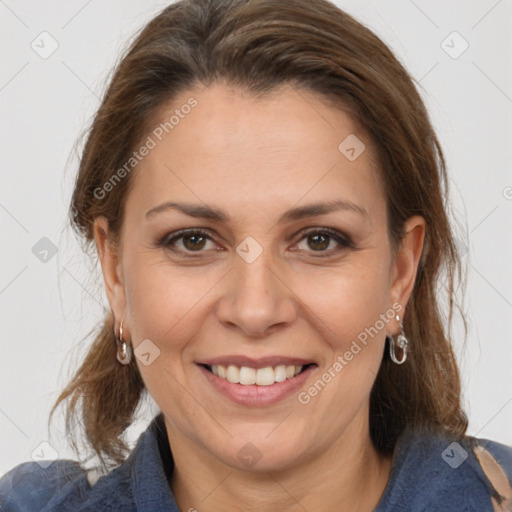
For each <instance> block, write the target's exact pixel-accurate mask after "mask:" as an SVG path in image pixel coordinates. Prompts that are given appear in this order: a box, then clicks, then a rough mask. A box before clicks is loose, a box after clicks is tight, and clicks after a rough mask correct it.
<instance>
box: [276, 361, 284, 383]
mask: <svg viewBox="0 0 512 512" xmlns="http://www.w3.org/2000/svg"><path fill="white" fill-rule="evenodd" d="M274 380H275V381H276V382H283V381H284V380H286V366H285V365H284V364H281V365H279V366H276V368H275V370H274Z"/></svg>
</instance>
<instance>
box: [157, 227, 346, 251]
mask: <svg viewBox="0 0 512 512" xmlns="http://www.w3.org/2000/svg"><path fill="white" fill-rule="evenodd" d="M310 234H325V235H327V236H330V237H331V238H332V239H334V240H335V242H336V243H337V244H338V247H337V248H335V249H330V250H328V251H313V250H311V251H306V252H310V253H312V254H315V252H316V257H321V256H322V255H324V256H329V255H332V254H334V253H337V252H339V251H340V250H342V249H343V248H345V249H354V248H355V246H354V244H353V242H352V240H351V238H350V237H349V236H348V235H346V234H344V233H342V232H341V231H338V230H337V229H333V228H329V227H325V226H324V227H321V226H313V227H307V228H303V229H302V230H300V231H299V232H298V233H297V234H296V235H294V236H292V237H290V238H289V239H288V240H291V239H293V238H296V237H297V238H298V239H297V240H296V242H295V244H297V243H299V242H301V241H302V240H304V239H305V238H306V237H307V236H308V235H310ZM186 235H202V236H203V237H205V238H206V239H208V240H209V241H211V242H213V243H216V242H215V239H214V238H215V237H214V236H213V235H212V233H211V232H210V230H208V229H204V228H185V229H180V230H178V231H173V232H172V233H167V234H166V235H165V236H163V237H161V238H160V239H159V241H158V244H157V245H158V246H159V247H160V246H162V247H166V248H168V247H169V245H170V244H171V242H172V241H173V240H179V239H180V238H182V237H184V236H186ZM215 236H218V235H217V234H216V235H215ZM172 250H174V251H175V252H177V253H181V254H186V255H187V256H192V257H193V255H194V253H196V254H197V255H200V254H201V253H202V252H205V251H203V250H200V251H184V250H181V249H177V248H176V247H174V249H172Z"/></svg>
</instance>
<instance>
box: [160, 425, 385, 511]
mask: <svg viewBox="0 0 512 512" xmlns="http://www.w3.org/2000/svg"><path fill="white" fill-rule="evenodd" d="M167 431H168V433H169V434H170V436H169V439H170V441H171V446H172V451H173V457H174V462H175V471H174V474H173V477H172V481H171V487H172V489H173V492H174V496H175V499H176V502H177V504H178V506H179V507H180V509H181V510H184V511H190V512H192V511H194V510H197V511H199V512H220V511H223V510H231V511H244V512H246V511H251V512H252V511H254V512H256V511H258V512H275V511H279V512H291V511H294V512H296V511H297V510H315V512H328V511H329V512H330V511H332V510H341V511H343V510H358V511H361V512H363V511H368V512H371V511H372V510H373V509H374V508H375V507H376V506H377V504H378V503H379V501H380V499H381V497H382V494H383V492H384V490H385V488H386V485H387V483H388V480H389V475H390V472H391V457H390V456H384V455H382V454H380V453H379V452H377V450H376V449H375V447H374V446H373V443H372V442H371V439H370V435H369V429H368V428H366V429H364V430H363V432H364V435H361V425H360V424H353V425H351V426H349V427H348V428H347V430H346V431H345V432H344V434H343V435H342V436H340V437H339V438H338V440H337V442H336V443H335V445H333V446H330V447H329V449H328V450H325V451H323V452H322V453H318V454H315V455H314V456H311V457H309V458H307V459H306V460H303V461H302V462H301V463H299V464H297V465H294V466H293V467H290V468H287V469H284V470H281V471H259V472H258V471H254V470H252V471H248V470H239V469H235V468H233V467H232V466H228V465H226V464H223V463H222V462H220V461H219V460H218V459H216V458H214V457H213V456H212V455H211V454H209V453H208V452H207V451H206V450H204V448H201V447H199V446H198V445H196V444H195V443H193V442H191V441H190V439H188V438H186V437H184V436H180V435H179V433H178V432H176V431H175V430H173V429H170V428H169V426H167ZM356 433H357V435H356Z"/></svg>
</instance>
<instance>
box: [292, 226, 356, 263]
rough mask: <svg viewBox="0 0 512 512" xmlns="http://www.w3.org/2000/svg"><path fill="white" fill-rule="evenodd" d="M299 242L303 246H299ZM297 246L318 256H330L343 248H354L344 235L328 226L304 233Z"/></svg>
mask: <svg viewBox="0 0 512 512" xmlns="http://www.w3.org/2000/svg"><path fill="white" fill-rule="evenodd" d="M300 244H303V246H302V247H300ZM298 246H299V249H300V250H304V251H306V252H310V253H311V252H316V253H318V256H331V255H333V254H335V253H338V252H340V251H342V250H343V249H353V248H354V245H353V243H352V242H351V240H350V239H349V238H348V237H347V236H346V235H344V234H342V233H340V232H338V231H335V230H332V229H329V228H323V229H316V230H310V231H308V232H306V233H304V235H303V237H302V238H301V239H300V240H299V242H298Z"/></svg>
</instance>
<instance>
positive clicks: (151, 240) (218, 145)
mask: <svg viewBox="0 0 512 512" xmlns="http://www.w3.org/2000/svg"><path fill="white" fill-rule="evenodd" d="M191 97H193V98H194V100H195V101H193V100H190V98H191ZM195 102H197V103H195ZM187 104H188V105H189V106H190V105H193V104H194V106H192V107H190V108H186V107H183V106H184V105H187ZM176 110H178V112H175V111H176ZM159 114H160V116H159V118H158V119H157V120H155V123H154V127H153V128H151V131H150V132H149V136H150V137H151V139H152V141H153V142H149V139H145V141H144V144H147V147H149V146H154V147H151V148H150V149H149V150H148V154H147V155H146V156H144V157H142V159H141V161H140V163H139V164H138V165H137V167H136V169H135V170H134V171H132V172H133V176H132V179H133V182H132V183H131V188H130V192H129V194H128V196H127V200H126V209H125V218H124V223H123V228H122V232H121V247H120V252H119V253H118V254H117V259H116V256H115V254H114V253H113V252H108V251H104V252H102V265H103V271H104V275H105V282H106V286H107V294H108V297H109V300H110V303H111V306H112V309H113V311H114V314H115V316H116V320H117V323H119V321H120V319H121V317H122V316H124V324H123V328H124V332H125V336H124V337H125V339H131V343H132V345H133V347H134V349H135V354H136V356H137V357H136V360H137V365H138V367H139V369H140V372H141V374H142V377H143V380H144V382H145V384H146V386H147V389H148V391H149V393H150V394H151V396H152V397H153V399H154V400H155V401H156V403H157V404H158V406H159V407H160V409H161V410H162V411H163V413H164V414H165V418H166V424H167V429H168V433H169V436H170V439H171V444H172V442H173V439H176V440H180V439H183V440H186V441H187V442H188V443H190V444H191V445H193V446H195V447H196V448H199V449H202V450H203V451H204V453H205V454H209V455H208V456H213V457H214V459H216V460H217V461H221V462H223V463H226V464H229V465H231V466H235V467H239V468H250V467H254V468H256V469H264V470H269V469H284V468H287V467H291V466H293V465H294V464H297V463H299V462H300V461H306V460H309V459H311V457H314V456H315V455H318V454H320V453H325V452H327V451H328V450H330V449H331V448H332V447H333V446H335V444H336V443H338V442H340V440H341V439H345V440H348V439H352V440H354V445H357V442H358V440H360V439H361V438H362V437H364V438H365V439H366V438H367V437H368V410H369V395H370V390H371V387H372V384H373V382H374V380H375V377H376V374H377V372H378V369H379V365H380V362H381V359H382V355H383V348H384V341H385V335H386V332H387V333H396V332H397V331H398V329H399V327H398V324H397V321H396V320H395V315H396V313H399V314H400V315H401V316H402V314H403V309H401V306H400V304H405V303H406V301H407V299H408V296H409V293H410V291H411V288H412V285H413V281H414V273H415V269H416V265H417V259H418V257H419V252H420V251H421V243H422V240H421V239H422V227H421V222H420V221H418V220H417V219H416V222H414V219H412V220H411V223H410V225H409V229H408V230H409V232H410V233H409V235H408V236H407V237H406V242H404V248H403V250H402V251H401V252H399V253H398V256H396V257H394V253H393V252H392V249H391V245H390V240H389V238H388V233H387V229H386V227H387V219H386V203H385V196H384V192H383V187H382V184H381V181H380V179H379V174H378V170H377V167H376V159H375V153H374V150H373V148H372V144H371V142H370V140H368V138H367V136H366V135H365V134H364V133H363V132H361V131H360V130H359V128H358V127H357V125H355V124H354V123H353V121H352V120H351V118H350V117H349V116H348V115H347V114H346V113H344V112H343V111H341V110H338V109H334V108H333V107H332V106H329V105H327V104H326V103H324V102H322V100H321V99H320V98H318V97H317V96H315V95H313V94H311V93H309V92H306V91H304V90H300V91H299V90H295V89H293V88H290V87H285V88H282V89H280V90H278V91H276V92H274V93H272V94H271V95H269V96H267V97H265V98H259V99H256V98H254V97H253V96H251V95H250V94H248V93H242V92H240V91H238V90H235V89H231V88H228V87H227V86H221V85H213V86H210V87H209V88H206V89H204V90H202V91H189V92H187V93H184V94H182V95H180V96H179V97H178V98H175V99H174V101H173V102H172V105H170V106H168V108H162V109H161V110H160V112H159ZM172 115H175V119H173V121H171V123H172V125H171V124H168V125H167V131H168V134H166V131H165V130H162V128H161V127H160V129H159V128H158V127H159V125H160V122H165V121H168V120H169V119H170V117H171V116H172ZM178 118H179V121H178V122H176V119H178ZM170 126H171V128H169V127H170ZM156 134H158V136H157V135H156ZM347 137H349V138H348V139H347ZM160 139H161V140H160ZM363 144H364V146H363ZM143 152H144V151H141V152H140V153H143ZM144 153H145V152H144ZM170 203H173V204H174V205H175V206H171V204H170ZM415 226H416V228H415ZM413 228H414V229H413ZM101 229H104V230H105V231H107V225H106V224H105V223H104V219H101V218H100V219H97V222H96V231H95V233H96V236H97V240H101V236H102V232H101ZM181 230H187V231H188V232H187V233H185V234H184V235H183V234H182V235H181V236H179V235H178V232H179V231H181ZM411 233H412V234H411ZM407 240H409V242H407ZM100 245H101V242H100ZM100 252H101V248H100ZM301 368H302V372H301V373H298V374H297V375H295V376H292V374H295V373H297V372H298V371H300V370H301ZM237 379H242V383H236V381H237ZM255 379H256V381H257V383H254V381H255ZM283 379H285V380H283ZM230 381H232V382H230Z"/></svg>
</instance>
